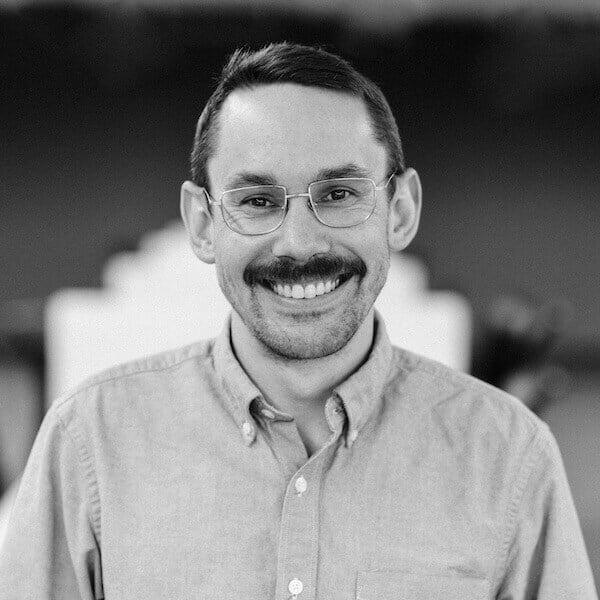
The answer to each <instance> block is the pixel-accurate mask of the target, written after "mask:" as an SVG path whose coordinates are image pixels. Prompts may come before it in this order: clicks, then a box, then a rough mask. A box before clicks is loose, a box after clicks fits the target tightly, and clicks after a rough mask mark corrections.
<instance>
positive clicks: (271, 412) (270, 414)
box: [260, 408, 275, 419]
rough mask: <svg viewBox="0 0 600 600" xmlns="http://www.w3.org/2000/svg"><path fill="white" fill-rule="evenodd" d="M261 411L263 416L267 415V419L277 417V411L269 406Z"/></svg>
mask: <svg viewBox="0 0 600 600" xmlns="http://www.w3.org/2000/svg"><path fill="white" fill-rule="evenodd" d="M260 412H261V413H262V415H263V417H267V419H274V418H275V413H274V412H273V411H271V410H269V409H268V408H263V409H262V410H261V411H260Z"/></svg>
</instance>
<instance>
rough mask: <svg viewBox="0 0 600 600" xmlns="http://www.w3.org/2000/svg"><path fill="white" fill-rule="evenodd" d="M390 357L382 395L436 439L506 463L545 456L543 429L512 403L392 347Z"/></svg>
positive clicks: (547, 437)
mask: <svg viewBox="0 0 600 600" xmlns="http://www.w3.org/2000/svg"><path fill="white" fill-rule="evenodd" d="M393 356H394V358H393V363H394V364H393V368H392V369H391V376H390V379H389V382H388V388H387V389H388V393H391V397H392V398H397V399H401V401H402V402H401V403H402V404H407V405H408V406H409V407H410V408H409V412H410V413H411V414H412V415H415V416H416V418H418V419H421V420H422V421H424V422H426V423H429V427H430V428H431V429H433V430H437V431H438V432H439V434H440V435H444V436H445V437H446V438H447V439H452V440H454V443H455V444H457V445H460V446H462V447H463V448H466V447H471V448H477V449H478V450H480V451H482V452H484V453H491V452H499V453H500V454H501V455H502V456H503V457H504V458H505V459H506V460H509V457H511V456H512V457H514V458H515V460H517V461H518V460H521V459H523V458H524V457H525V456H526V455H530V454H532V453H533V454H537V455H538V457H539V454H540V453H542V454H543V453H545V452H551V446H553V444H554V443H555V442H554V438H553V436H552V434H551V432H550V430H549V428H548V426H547V425H546V424H545V423H544V422H543V421H542V420H541V419H540V418H539V417H537V416H536V415H535V414H534V413H533V412H531V411H530V410H529V409H528V408H527V407H526V406H525V405H524V404H523V403H522V402H521V401H520V400H519V399H518V398H515V397H514V396H511V395H510V394H507V393H506V392H504V391H502V390H500V389H498V388H495V387H494V386H492V385H489V384H487V383H485V382H483V381H481V380H479V379H477V378H475V377H473V376H471V375H468V374H466V373H462V372H459V371H455V370H453V369H451V368H449V367H447V366H445V365H443V364H441V363H438V362H436V361H433V360H431V359H428V358H425V357H423V356H419V355H417V354H414V353H412V352H408V351H406V350H403V349H400V348H397V347H394V354H393ZM396 401H397V400H396ZM517 457H518V458H517Z"/></svg>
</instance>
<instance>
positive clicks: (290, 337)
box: [251, 319, 362, 360]
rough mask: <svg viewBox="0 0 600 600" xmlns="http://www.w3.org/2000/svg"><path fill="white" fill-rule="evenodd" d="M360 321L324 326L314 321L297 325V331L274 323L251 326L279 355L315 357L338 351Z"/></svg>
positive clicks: (297, 358) (255, 334) (289, 357)
mask: <svg viewBox="0 0 600 600" xmlns="http://www.w3.org/2000/svg"><path fill="white" fill-rule="evenodd" d="M361 323H362V321H361V320H360V319H347V320H344V322H342V323H338V324H337V326H336V327H323V326H322V325H318V326H316V325H315V323H314V322H313V323H311V324H310V326H307V327H300V328H295V329H296V331H283V330H281V329H278V328H276V327H274V326H273V325H274V324H268V325H265V326H263V327H261V326H260V325H259V326H255V327H251V330H252V332H253V333H254V336H255V337H256V338H257V339H258V340H259V341H260V342H261V343H262V344H263V346H265V347H266V348H267V349H268V350H269V351H270V352H271V353H272V354H273V355H275V356H277V357H280V358H285V359H287V360H313V359H318V358H324V357H326V356H331V355H332V354H335V353H336V352H339V351H340V350H341V349H342V348H344V347H345V346H346V345H347V344H348V342H349V341H350V340H351V339H352V337H353V336H354V334H355V333H356V332H357V331H358V328H359V327H360V325H361ZM255 325H257V324H255ZM315 329H317V331H315Z"/></svg>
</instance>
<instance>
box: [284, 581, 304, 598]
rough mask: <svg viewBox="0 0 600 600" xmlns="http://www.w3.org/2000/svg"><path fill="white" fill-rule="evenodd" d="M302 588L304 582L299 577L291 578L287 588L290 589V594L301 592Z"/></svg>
mask: <svg viewBox="0 0 600 600" xmlns="http://www.w3.org/2000/svg"><path fill="white" fill-rule="evenodd" d="M303 589H304V584H303V583H302V582H301V581H300V580H299V579H292V580H291V581H290V583H289V585H288V590H290V594H292V595H293V596H297V595H298V594H301V593H302V590H303Z"/></svg>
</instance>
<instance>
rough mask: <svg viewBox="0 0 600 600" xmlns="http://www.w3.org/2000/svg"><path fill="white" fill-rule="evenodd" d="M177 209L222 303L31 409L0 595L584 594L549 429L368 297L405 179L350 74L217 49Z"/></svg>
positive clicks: (409, 224) (411, 221) (378, 98)
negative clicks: (147, 353) (403, 340)
mask: <svg viewBox="0 0 600 600" xmlns="http://www.w3.org/2000/svg"><path fill="white" fill-rule="evenodd" d="M181 210H182V215H183V220H184V222H185V225H186V228H187V231H188V233H189V238H190V241H191V245H192V248H193V250H194V252H195V253H196V255H197V256H198V257H199V258H200V259H201V260H203V261H205V262H208V263H214V264H215V268H216V269H217V274H218V279H219V283H220V286H221V288H222V290H223V293H224V295H225V296H226V297H227V299H228V301H229V302H230V304H231V307H232V312H231V318H230V319H229V320H228V322H227V323H226V324H225V327H224V329H223V332H222V334H221V335H220V336H219V337H218V338H217V339H216V340H208V341H205V342H200V343H198V344H196V345H193V346H190V347H186V348H183V349H180V350H176V351H172V352H168V353H164V354H161V355H159V356H155V357H151V358H148V359H144V360H140V361H137V362H135V363H131V364H128V365H124V366H121V367H118V368H115V369H113V370H111V371H110V372H107V373H103V374H100V375H98V376H96V377H95V378H93V379H92V380H90V381H88V382H86V383H84V384H83V385H82V386H80V387H79V388H78V389H77V390H76V391H75V392H73V393H71V394H69V395H67V396H65V397H64V398H61V399H59V400H57V401H56V402H55V403H54V404H53V406H52V408H51V409H50V411H49V413H48V415H47V416H46V418H45V420H44V424H43V425H42V428H41V430H40V433H39V435H38V438H37V441H36V444H35V447H34V449H33V451H32V454H31V458H30V461H29V464H28V467H27V470H26V473H25V474H24V477H23V481H22V484H21V489H20V491H19V496H18V498H17V502H16V505H15V509H14V511H13V517H12V519H11V524H10V528H9V533H8V537H7V542H6V545H5V547H4V550H3V553H2V559H1V560H0V598H2V599H4V598H14V599H17V598H18V599H22V598H65V599H66V598H69V599H71V598H85V599H89V598H107V599H112V598H115V599H116V598H152V599H154V598H157V599H158V598H164V599H174V598H206V599H208V598H215V599H224V598H227V599H228V598H242V597H243V598H249V599H257V600H258V599H268V598H269V599H270V598H277V599H278V600H279V599H280V600H284V599H290V598H293V599H296V600H303V599H304V598H306V599H316V598H320V599H323V600H337V599H340V600H341V599H351V598H355V599H362V600H366V599H380V600H385V599H392V598H394V599H395V598H421V599H423V600H425V599H428V600H431V599H434V598H435V599H437V598H439V599H441V598H444V599H445V600H453V599H456V600H458V599H459V598H460V599H461V600H465V599H482V600H483V599H491V598H497V599H506V600H516V599H534V598H539V599H550V598H552V599H555V598H569V599H574V598H581V599H593V598H596V595H595V592H594V588H593V582H592V577H591V573H590V567H589V562H588V559H587V556H586V553H585V548H584V544H583V541H582V537H581V532H580V529H579V524H578V520H577V516H576V513H575V510H574V507H573V502H572V499H571V494H570V491H569V486H568V483H567V480H566V477H565V473H564V469H563V466H562V462H561V458H560V454H559V451H558V449H557V446H556V443H555V441H554V438H553V437H552V435H551V433H550V432H549V430H548V428H547V427H546V426H545V425H544V424H543V423H542V422H541V421H539V420H538V419H537V418H536V417H535V416H534V415H533V414H532V413H530V412H529V411H528V410H527V409H526V408H525V407H524V406H523V405H522V404H521V403H520V402H519V401H518V400H516V399H514V398H512V397H510V396H508V395H506V394H504V393H502V392H500V391H499V390H496V389H494V388H491V387H489V386H487V385H485V384H483V383H481V382H479V381H477V380H475V379H473V378H471V377H469V376H467V375H464V374H460V373H456V372H453V371H451V370H449V369H448V368H446V367H444V366H442V365H440V364H437V363H434V362H432V361H429V360H427V359H425V358H423V357H419V356H416V355H414V354H411V353H409V352H406V351H404V350H401V349H399V348H395V347H393V346H392V345H391V344H390V342H389V339H388V337H387V335H386V332H385V324H384V323H383V320H382V319H381V317H380V316H379V315H377V314H376V313H375V311H374V309H373V303H374V302H375V299H376V298H377V296H378V294H379V292H380V290H381V288H382V287H383V284H384V282H385V280H386V276H387V272H388V267H389V260H390V253H391V252H397V251H401V250H403V249H404V248H405V247H406V246H407V245H408V244H409V243H410V242H411V240H412V239H413V237H414V235H415V233H416V230H417V227H418V222H419V216H420V210H421V187H420V183H419V179H418V176H417V174H416V172H415V171H414V170H413V169H410V168H406V167H405V165H404V159H403V156H402V151H401V146H400V138H399V135H398V130H397V127H396V124H395V121H394V118H393V116H392V113H391V111H390V109H389V106H388V104H387V102H386V100H385V98H384V97H383V95H382V93H381V91H380V90H379V89H378V88H377V87H376V86H375V85H374V84H373V83H372V82H370V81H369V80H367V79H366V78H365V77H363V76H362V75H360V74H359V73H357V72H356V71H355V70H354V69H353V68H352V67H351V66H350V65H349V64H348V63H347V62H345V61H343V60H342V59H340V58H339V57H337V56H334V55H332V54H328V53H326V52H324V51H322V50H318V49H315V48H309V47H304V46H297V45H291V44H276V45H271V46H269V47H267V48H264V49H262V50H260V51H258V52H237V53H235V54H234V56H233V57H232V58H231V59H230V61H229V63H228V65H227V66H226V67H225V69H224V71H223V73H222V76H221V80H220V82H219V84H218V87H217V89H216V90H215V92H214V93H213V95H212V96H211V98H210V99H209V101H208V104H207V106H206V108H205V110H204V112H203V113H202V116H201V117H200V120H199V123H198V128H197V132H196V137H195V141H194V149H193V152H192V180H191V181H187V182H185V183H184V184H183V186H182V191H181Z"/></svg>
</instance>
